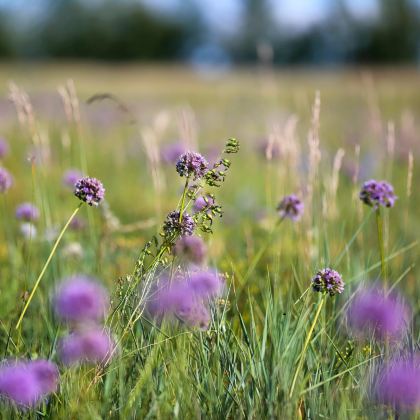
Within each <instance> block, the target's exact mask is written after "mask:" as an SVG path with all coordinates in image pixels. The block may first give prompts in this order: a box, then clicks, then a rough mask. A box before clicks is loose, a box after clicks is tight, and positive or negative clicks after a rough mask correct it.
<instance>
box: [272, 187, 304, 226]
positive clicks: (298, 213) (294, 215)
mask: <svg viewBox="0 0 420 420" xmlns="http://www.w3.org/2000/svg"><path fill="white" fill-rule="evenodd" d="M303 209H304V204H303V202H302V201H301V200H300V199H299V198H298V197H297V196H296V195H295V194H291V195H286V196H285V197H284V198H283V199H282V200H281V201H280V203H279V204H278V206H277V211H278V212H279V215H280V217H281V218H282V219H283V218H286V217H287V218H289V219H291V220H293V221H294V222H297V221H298V220H299V219H300V218H301V217H302V214H303Z"/></svg>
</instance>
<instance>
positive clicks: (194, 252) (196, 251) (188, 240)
mask: <svg viewBox="0 0 420 420" xmlns="http://www.w3.org/2000/svg"><path fill="white" fill-rule="evenodd" d="M173 253H174V255H176V256H178V257H181V258H184V259H185V260H187V261H190V262H192V263H194V264H198V265H199V264H202V263H203V262H204V260H205V258H206V254H207V247H206V244H205V243H204V241H203V240H202V239H201V238H200V237H199V236H182V237H181V238H179V239H178V241H177V242H176V243H175V245H174V247H173Z"/></svg>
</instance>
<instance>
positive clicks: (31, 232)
mask: <svg viewBox="0 0 420 420" xmlns="http://www.w3.org/2000/svg"><path fill="white" fill-rule="evenodd" d="M20 233H21V234H22V236H23V237H24V238H25V239H34V238H36V236H37V233H38V231H37V229H36V226H35V225H33V224H32V223H28V222H26V223H21V225H20Z"/></svg>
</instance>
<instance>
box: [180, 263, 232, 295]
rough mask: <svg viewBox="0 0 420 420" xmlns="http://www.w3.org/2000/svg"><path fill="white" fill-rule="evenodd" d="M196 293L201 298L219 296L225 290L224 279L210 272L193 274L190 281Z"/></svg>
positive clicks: (204, 271) (203, 271)
mask: <svg viewBox="0 0 420 420" xmlns="http://www.w3.org/2000/svg"><path fill="white" fill-rule="evenodd" d="M188 282H189V284H190V285H191V287H192V289H193V291H194V293H196V294H197V295H198V296H199V297H201V298H211V297H216V296H219V295H220V294H221V292H222V290H223V286H224V284H223V281H222V278H221V277H220V276H219V275H218V274H217V273H215V272H213V271H210V270H202V271H197V272H193V273H192V274H191V275H190V278H189V280H188Z"/></svg>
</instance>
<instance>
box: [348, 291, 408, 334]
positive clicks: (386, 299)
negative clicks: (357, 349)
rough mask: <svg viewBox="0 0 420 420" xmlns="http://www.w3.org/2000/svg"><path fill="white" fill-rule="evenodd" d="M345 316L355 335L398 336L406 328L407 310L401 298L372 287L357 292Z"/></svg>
mask: <svg viewBox="0 0 420 420" xmlns="http://www.w3.org/2000/svg"><path fill="white" fill-rule="evenodd" d="M347 318H348V322H349V327H350V329H351V330H352V332H353V333H354V334H355V335H358V336H365V337H367V338H369V336H371V335H373V336H374V337H376V338H378V339H385V338H399V337H401V335H402V334H403V333H404V331H406V330H407V327H408V322H409V310H408V307H407V305H405V304H404V302H403V301H402V299H401V298H398V297H397V296H395V295H386V293H385V292H384V291H382V290H380V289H376V288H372V289H366V290H362V291H361V292H359V293H358V295H357V296H356V297H355V298H354V300H353V302H352V303H351V305H350V307H349V310H348V314H347Z"/></svg>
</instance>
